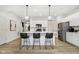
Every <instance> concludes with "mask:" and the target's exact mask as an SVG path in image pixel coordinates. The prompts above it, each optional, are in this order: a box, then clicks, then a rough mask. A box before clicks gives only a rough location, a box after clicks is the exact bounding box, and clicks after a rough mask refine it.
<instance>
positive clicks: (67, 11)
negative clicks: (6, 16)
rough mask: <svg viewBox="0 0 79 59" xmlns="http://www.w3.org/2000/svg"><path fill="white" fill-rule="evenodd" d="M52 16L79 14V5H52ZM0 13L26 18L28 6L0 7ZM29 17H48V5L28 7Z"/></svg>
mask: <svg viewBox="0 0 79 59" xmlns="http://www.w3.org/2000/svg"><path fill="white" fill-rule="evenodd" d="M50 9H51V10H50V11H51V12H50V13H51V16H56V17H57V16H60V17H66V16H68V15H71V14H73V13H75V12H78V10H79V6H78V5H52V6H51V7H50ZM0 11H6V12H10V13H13V14H15V15H17V16H19V17H25V16H26V6H24V5H0ZM28 15H29V16H30V17H47V16H48V15H49V7H48V5H30V6H28Z"/></svg>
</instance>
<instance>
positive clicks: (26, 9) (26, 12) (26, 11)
mask: <svg viewBox="0 0 79 59" xmlns="http://www.w3.org/2000/svg"><path fill="white" fill-rule="evenodd" d="M26 16H28V5H26Z"/></svg>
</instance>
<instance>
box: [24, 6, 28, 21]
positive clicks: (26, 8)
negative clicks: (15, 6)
mask: <svg viewBox="0 0 79 59" xmlns="http://www.w3.org/2000/svg"><path fill="white" fill-rule="evenodd" d="M25 19H26V20H29V16H28V5H26V17H25Z"/></svg>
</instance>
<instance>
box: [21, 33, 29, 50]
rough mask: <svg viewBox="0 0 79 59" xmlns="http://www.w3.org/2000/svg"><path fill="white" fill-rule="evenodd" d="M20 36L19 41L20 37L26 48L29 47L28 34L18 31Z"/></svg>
mask: <svg viewBox="0 0 79 59" xmlns="http://www.w3.org/2000/svg"><path fill="white" fill-rule="evenodd" d="M20 37H21V42H22V39H23V43H25V45H24V46H25V47H26V48H27V49H28V48H29V47H30V39H29V36H28V35H27V33H20ZM21 45H22V44H21ZM21 47H22V46H21Z"/></svg>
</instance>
